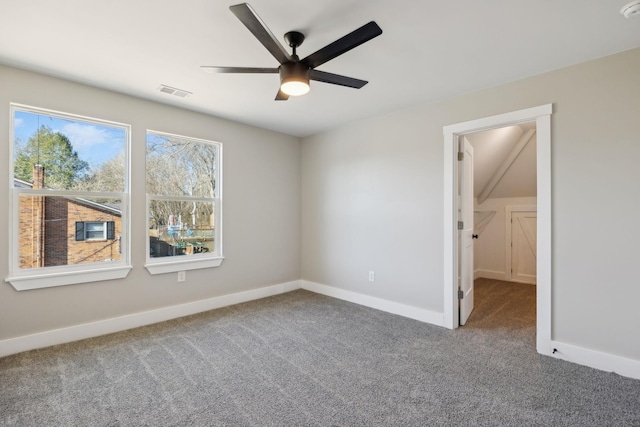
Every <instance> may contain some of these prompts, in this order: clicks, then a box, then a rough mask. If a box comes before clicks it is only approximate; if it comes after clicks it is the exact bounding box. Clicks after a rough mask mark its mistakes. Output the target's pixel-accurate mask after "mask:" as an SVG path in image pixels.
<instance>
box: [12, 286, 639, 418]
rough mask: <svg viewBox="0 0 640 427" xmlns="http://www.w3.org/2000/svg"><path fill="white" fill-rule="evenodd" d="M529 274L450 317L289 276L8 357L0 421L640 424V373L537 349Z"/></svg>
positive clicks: (480, 293)
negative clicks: (415, 315) (348, 295)
mask: <svg viewBox="0 0 640 427" xmlns="http://www.w3.org/2000/svg"><path fill="white" fill-rule="evenodd" d="M491 288H493V290H492V289H491ZM532 289H533V287H531V286H527V285H513V284H509V283H505V282H495V281H484V282H483V281H480V282H478V284H477V290H476V292H477V297H476V298H477V308H476V311H475V312H474V313H473V314H472V316H471V318H470V320H469V323H468V325H467V326H465V327H463V328H460V329H458V330H455V331H450V330H446V329H443V328H439V327H435V326H431V325H428V324H424V323H420V322H417V321H413V320H409V319H405V318H402V317H399V316H394V315H391V314H387V313H383V312H379V311H376V310H373V309H369V308H365V307H361V306H358V305H355V304H350V303H347V302H344V301H339V300H335V299H332V298H328V297H325V296H321V295H316V294H313V293H311V292H307V291H302V290H300V291H295V292H291V293H288V294H283V295H279V296H276V297H271V298H267V299H264V300H260V301H254V302H250V303H246V304H241V305H237V306H233V307H228V308H224V309H220V310H215V311H212V312H208V313H203V314H199V315H195V316H190V317H187V318H182V319H177V320H174V321H170V322H165V323H162V324H157V325H153V326H149V327H144V328H138V329H135V330H131V331H126V332H122V333H118V334H112V335H109V336H105V337H100V338H95V339H90V340H84V341H81V342H77V343H72V344H66V345H60V346H56V347H51V348H48V349H43V350H35V351H30V352H26V353H22V354H19V355H14V356H9V357H5V358H2V359H0V386H1V391H0V425H3V426H14V425H15V426H436V425H447V426H450V425H509V426H535V425H539V426H564V425H570V426H633V425H635V426H640V381H638V380H632V379H628V378H624V377H620V376H618V375H615V374H611V373H605V372H601V371H597V370H593V369H590V368H586V367H582V366H578V365H575V364H571V363H567V362H563V361H559V360H555V359H552V358H548V357H544V356H540V355H538V354H537V353H536V352H535V329H534V319H535V312H534V311H532V310H535V308H532V304H531V298H533V303H535V297H534V296H531V295H529V296H527V291H528V292H529V294H531V290H532ZM491 291H492V292H494V296H493V297H492V296H490V292H491ZM509 292H514V293H519V292H520V293H522V295H524V297H523V298H524V299H526V298H529V303H528V304H524V303H523V302H522V300H523V298H518V299H517V300H518V301H519V302H518V303H517V305H516V307H518V306H519V308H516V309H513V308H510V304H509V300H512V299H511V298H509V297H508V294H509ZM534 292H535V291H534ZM500 295H502V296H500Z"/></svg>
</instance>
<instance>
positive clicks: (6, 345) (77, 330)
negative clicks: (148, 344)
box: [0, 280, 300, 357]
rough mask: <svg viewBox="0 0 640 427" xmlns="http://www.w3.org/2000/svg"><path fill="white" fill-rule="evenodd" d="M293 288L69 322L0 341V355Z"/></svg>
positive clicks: (260, 290) (296, 284)
mask: <svg viewBox="0 0 640 427" xmlns="http://www.w3.org/2000/svg"><path fill="white" fill-rule="evenodd" d="M295 289H300V281H299V280H295V281H293V282H288V283H282V284H278V285H272V286H266V287H263V288H258V289H253V290H250V291H244V292H238V293H235V294H229V295H223V296H219V297H215V298H209V299H205V300H200V301H194V302H190V303H186V304H180V305H174V306H170V307H163V308H159V309H156V310H150V311H144V312H141V313H134V314H129V315H126V316H120V317H114V318H111V319H106V320H99V321H97V322H91V323H84V324H81V325H75V326H70V327H68V328H61V329H54V330H50V331H45V332H39V333H36V334H31V335H25V336H22V337H16V338H9V339H6V340H2V341H0V357H4V356H8V355H10V354H15V353H20V352H23V351H28V350H34V349H37V348H43V347H49V346H52V345H57V344H64V343H68V342H72V341H78V340H82V339H86V338H92V337H97V336H100V335H106V334H111V333H114V332H120V331H125V330H127V329H132V328H137V327H140V326H145V325H150V324H153V323H158V322H164V321H166V320H171V319H176V318H178V317H183V316H188V315H191V314H196V313H201V312H204V311H209V310H214V309H216V308H221V307H227V306H230V305H235V304H240V303H243V302H247V301H253V300H256V299H260V298H266V297H270V296H273V295H278V294H282V293H285V292H289V291H293V290H295Z"/></svg>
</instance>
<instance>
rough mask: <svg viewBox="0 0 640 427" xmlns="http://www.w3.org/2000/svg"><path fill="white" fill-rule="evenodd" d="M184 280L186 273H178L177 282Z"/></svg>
mask: <svg viewBox="0 0 640 427" xmlns="http://www.w3.org/2000/svg"><path fill="white" fill-rule="evenodd" d="M185 280H187V272H186V271H178V282H184V281H185Z"/></svg>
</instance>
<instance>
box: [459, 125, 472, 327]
mask: <svg viewBox="0 0 640 427" xmlns="http://www.w3.org/2000/svg"><path fill="white" fill-rule="evenodd" d="M460 148H461V150H460V151H462V153H464V155H463V158H462V161H461V162H460V163H459V166H460V221H462V223H463V228H462V229H461V230H460V232H459V233H460V234H459V238H458V242H460V250H459V254H460V266H459V268H460V291H461V292H460V294H461V296H462V298H461V299H460V325H464V324H465V323H467V319H468V318H469V315H470V314H471V310H473V147H472V146H471V144H469V143H468V142H467V141H466V140H465V138H464V137H463V138H461V142H460Z"/></svg>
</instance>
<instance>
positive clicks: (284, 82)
mask: <svg viewBox="0 0 640 427" xmlns="http://www.w3.org/2000/svg"><path fill="white" fill-rule="evenodd" d="M280 90H281V91H282V92H284V93H286V94H287V95H289V96H301V95H304V94H306V93H308V92H309V67H307V66H305V65H304V64H301V63H299V62H287V63H284V64H282V65H281V66H280Z"/></svg>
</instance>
